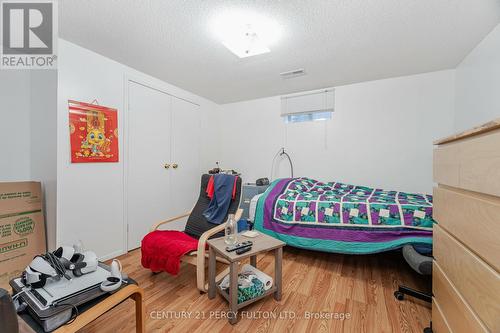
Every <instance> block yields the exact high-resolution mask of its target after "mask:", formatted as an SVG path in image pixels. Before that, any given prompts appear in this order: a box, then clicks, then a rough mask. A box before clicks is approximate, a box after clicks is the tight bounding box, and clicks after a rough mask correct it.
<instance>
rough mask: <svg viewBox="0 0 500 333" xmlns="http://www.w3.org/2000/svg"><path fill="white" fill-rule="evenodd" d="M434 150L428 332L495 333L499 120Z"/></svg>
mask: <svg viewBox="0 0 500 333" xmlns="http://www.w3.org/2000/svg"><path fill="white" fill-rule="evenodd" d="M435 145H436V147H435V149H434V182H436V183H437V186H436V187H435V188H434V218H435V220H436V221H437V223H438V224H437V225H436V226H435V228H434V250H433V255H434V259H435V260H434V266H433V277H432V282H433V286H432V292H433V302H432V326H433V331H434V332H435V333H442V332H454V333H460V332H464V333H472V332H500V274H499V272H500V119H497V120H494V121H492V122H489V123H487V124H484V125H482V126H479V127H476V128H473V129H471V130H468V131H465V132H463V133H460V134H457V135H454V136H451V137H448V138H445V139H442V140H439V141H437V142H435Z"/></svg>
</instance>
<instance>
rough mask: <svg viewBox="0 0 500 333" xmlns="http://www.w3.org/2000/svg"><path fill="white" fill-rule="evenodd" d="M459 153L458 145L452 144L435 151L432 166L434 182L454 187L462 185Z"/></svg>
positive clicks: (439, 147)
mask: <svg viewBox="0 0 500 333" xmlns="http://www.w3.org/2000/svg"><path fill="white" fill-rule="evenodd" d="M458 151H459V147H458V143H450V144H447V145H443V146H438V147H437V148H435V149H434V152H433V164H432V165H433V175H434V182H436V183H439V184H445V185H448V186H454V187H458V186H459V185H460V172H459V165H458V163H459V162H458V158H457V155H458Z"/></svg>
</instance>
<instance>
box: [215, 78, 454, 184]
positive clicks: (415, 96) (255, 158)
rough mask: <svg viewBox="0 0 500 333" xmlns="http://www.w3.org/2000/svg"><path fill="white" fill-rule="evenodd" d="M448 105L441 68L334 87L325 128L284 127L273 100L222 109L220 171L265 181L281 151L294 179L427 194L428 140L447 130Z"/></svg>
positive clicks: (283, 169)
mask: <svg viewBox="0 0 500 333" xmlns="http://www.w3.org/2000/svg"><path fill="white" fill-rule="evenodd" d="M453 103H454V70H447V71H440V72H433V73H427V74H420V75H413V76H406V77H400V78H393V79H386V80H379V81H371V82H364V83H359V84H352V85H347V86H341V87H337V88H336V96H335V112H334V114H333V117H332V119H331V120H329V121H326V122H308V123H297V124H289V125H285V124H284V123H283V121H282V119H281V117H280V97H279V96H276V97H270V98H263V99H257V100H252V101H245V102H239V103H232V104H225V105H221V106H220V113H219V129H220V137H219V140H220V144H221V147H220V154H221V155H220V156H221V163H222V167H223V168H234V169H236V170H239V171H240V172H242V174H243V179H244V181H255V179H256V178H259V177H269V176H270V170H271V161H272V158H273V156H274V154H275V153H276V152H277V151H278V149H279V148H280V147H281V146H284V147H285V148H286V149H287V151H288V152H289V153H290V155H291V157H292V159H293V163H294V167H295V176H308V177H312V178H316V179H321V180H328V181H332V180H336V181H343V182H348V183H353V184H362V185H368V186H375V187H382V188H387V189H397V190H405V191H415V192H427V193H430V192H431V190H432V142H433V140H434V139H437V138H440V137H443V136H446V135H449V134H450V133H451V132H452V130H453V119H454V114H453ZM287 168H288V166H287V164H286V162H285V163H283V162H282V163H281V164H280V170H279V174H280V175H281V176H289V171H288V169H287Z"/></svg>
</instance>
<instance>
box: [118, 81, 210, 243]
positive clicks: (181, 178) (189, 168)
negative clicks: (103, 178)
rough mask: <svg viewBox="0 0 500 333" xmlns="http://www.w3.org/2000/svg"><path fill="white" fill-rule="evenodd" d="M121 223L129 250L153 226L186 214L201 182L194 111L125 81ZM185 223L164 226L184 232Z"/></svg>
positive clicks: (190, 105) (187, 104) (195, 107)
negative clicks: (124, 159) (126, 152)
mask: <svg viewBox="0 0 500 333" xmlns="http://www.w3.org/2000/svg"><path fill="white" fill-rule="evenodd" d="M127 124H128V125H127V127H128V131H127V133H128V138H127V139H128V140H127V142H128V154H127V155H128V156H127V157H126V158H127V163H126V170H125V177H126V181H125V184H126V191H125V192H126V194H125V195H126V200H125V215H126V216H125V219H126V221H127V224H128V225H127V230H128V240H127V243H128V246H127V248H128V250H131V249H134V248H138V247H140V242H141V240H142V238H143V237H144V235H146V234H147V233H148V231H149V228H150V227H151V225H152V224H154V223H156V222H159V221H162V220H165V219H167V218H170V217H174V216H177V215H180V214H183V213H185V212H187V211H189V210H190V209H191V208H192V207H193V206H194V204H195V201H196V199H197V197H198V192H199V181H200V163H199V156H200V118H199V106H198V105H196V104H194V103H191V102H189V101H186V100H184V99H181V98H177V97H175V96H173V95H171V94H169V93H168V92H165V91H162V90H158V89H155V88H152V87H149V86H147V85H143V84H140V83H137V82H134V81H128V121H127ZM184 222H185V221H180V222H174V223H171V224H168V229H177V230H183V227H184Z"/></svg>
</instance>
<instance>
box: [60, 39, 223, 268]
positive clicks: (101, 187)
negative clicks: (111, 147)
mask: <svg viewBox="0 0 500 333" xmlns="http://www.w3.org/2000/svg"><path fill="white" fill-rule="evenodd" d="M127 76H133V77H134V78H137V79H140V80H141V81H143V82H147V83H150V84H152V85H154V86H157V87H164V88H165V89H167V91H169V92H171V93H172V94H174V95H176V96H178V97H182V98H185V99H188V100H191V101H194V102H196V103H198V104H200V105H201V110H202V112H201V115H202V117H203V119H202V124H203V128H202V133H203V135H204V139H203V140H202V156H201V160H202V165H201V166H202V168H203V170H205V169H206V168H208V164H209V162H208V161H209V160H210V159H211V157H213V156H214V155H215V151H216V148H215V147H216V146H215V145H214V144H213V142H214V141H215V140H212V138H214V136H215V134H214V133H215V132H214V128H215V127H214V126H211V119H212V117H211V114H212V111H213V110H214V109H215V107H216V105H215V104H214V103H212V102H210V101H207V100H205V99H203V98H201V97H198V96H196V95H194V94H191V93H189V92H187V91H184V90H181V89H179V88H177V87H175V86H172V85H169V84H167V83H165V82H162V81H160V80H158V79H155V78H153V77H151V76H148V75H145V74H143V73H141V72H138V71H136V70H134V69H132V68H130V67H127V66H125V65H123V64H120V63H118V62H116V61H113V60H111V59H109V58H106V57H103V56H101V55H99V54H97V53H94V52H92V51H89V50H87V49H85V48H82V47H80V46H77V45H75V44H72V43H70V42H68V41H65V40H62V39H60V40H59V64H58V116H57V132H58V148H57V149H58V153H57V157H58V161H57V165H58V182H57V193H58V200H57V201H58V202H57V217H58V226H57V243H58V244H72V243H74V242H76V241H78V240H81V241H82V242H83V244H84V246H85V247H86V248H89V249H92V250H93V251H95V252H96V253H97V255H98V256H99V257H100V258H111V257H114V256H117V255H119V254H122V253H124V252H125V250H126V244H125V237H124V236H125V232H126V231H125V229H124V225H123V219H124V209H123V208H124V207H123V198H124V189H123V181H124V179H123V178H124V172H123V135H120V137H119V138H120V139H119V140H120V142H119V144H120V154H121V155H120V162H119V163H90V164H71V163H70V154H69V151H70V148H69V132H68V109H67V103H68V100H69V99H74V100H78V101H86V102H92V101H93V100H94V99H97V100H98V102H99V104H101V105H104V106H110V107H115V108H117V109H118V124H119V128H118V130H119V133H124V131H123V130H124V128H123V119H124V118H123V116H124V114H123V110H124V100H125V99H124V98H125V97H124V80H125V77H127Z"/></svg>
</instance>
